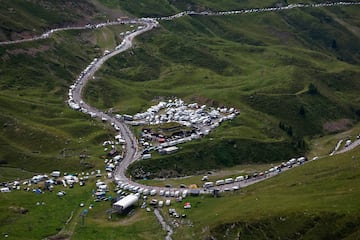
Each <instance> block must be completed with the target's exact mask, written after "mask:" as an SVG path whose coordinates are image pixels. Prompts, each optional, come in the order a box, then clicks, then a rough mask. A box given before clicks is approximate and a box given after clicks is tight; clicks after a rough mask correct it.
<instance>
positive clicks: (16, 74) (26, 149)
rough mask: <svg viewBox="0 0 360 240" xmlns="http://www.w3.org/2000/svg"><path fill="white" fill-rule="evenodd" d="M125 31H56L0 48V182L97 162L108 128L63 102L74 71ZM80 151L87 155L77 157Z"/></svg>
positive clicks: (108, 29) (108, 131) (120, 28)
mask: <svg viewBox="0 0 360 240" xmlns="http://www.w3.org/2000/svg"><path fill="white" fill-rule="evenodd" d="M127 29H129V27H128V26H117V27H115V26H114V27H111V28H103V29H98V30H96V31H89V30H88V31H70V32H62V33H57V34H55V35H54V37H53V38H50V39H47V40H41V41H36V42H31V43H24V44H18V45H8V46H2V47H0V56H1V58H2V61H1V63H0V69H1V75H2V78H1V80H0V88H1V93H0V108H1V113H0V126H1V127H2V131H1V133H0V181H4V180H10V179H14V178H15V177H20V178H21V177H26V176H29V175H31V174H33V173H38V172H49V171H51V170H53V169H60V170H63V171H80V170H82V169H84V168H86V167H88V166H99V165H101V162H99V161H98V160H97V157H98V156H99V155H102V154H103V152H101V151H99V148H98V146H99V145H100V144H101V143H102V141H104V140H106V139H108V138H109V137H111V134H112V132H111V131H110V129H108V128H106V127H105V126H104V125H103V124H102V123H99V122H97V121H95V120H92V119H91V118H90V117H88V116H86V115H84V114H82V113H78V112H75V111H73V110H71V109H69V107H68V106H67V104H66V103H65V101H66V100H67V92H68V87H69V86H70V85H71V84H72V83H73V82H74V80H75V79H76V77H77V75H78V74H79V73H80V72H81V71H82V70H83V69H84V68H85V67H86V66H87V64H89V63H90V62H91V61H92V59H93V58H94V57H95V56H99V55H101V54H102V52H103V51H104V49H107V48H114V47H115V45H116V44H118V43H119V42H121V40H120V39H119V37H118V36H119V33H120V32H122V31H126V30H127ZM105 39H106V41H105ZM84 152H85V153H87V154H88V156H89V157H88V158H87V159H86V160H85V161H80V159H79V156H80V154H81V153H84ZM10 173H11V174H10Z"/></svg>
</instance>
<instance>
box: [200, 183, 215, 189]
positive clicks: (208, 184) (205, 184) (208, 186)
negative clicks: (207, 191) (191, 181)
mask: <svg viewBox="0 0 360 240" xmlns="http://www.w3.org/2000/svg"><path fill="white" fill-rule="evenodd" d="M213 186H214V182H206V183H204V185H203V187H204V188H211V187H213Z"/></svg>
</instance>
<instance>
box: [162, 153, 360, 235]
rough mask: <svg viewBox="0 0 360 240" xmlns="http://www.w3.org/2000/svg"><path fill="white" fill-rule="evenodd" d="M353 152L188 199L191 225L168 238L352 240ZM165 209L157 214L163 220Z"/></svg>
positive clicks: (355, 211) (355, 212) (359, 175)
mask: <svg viewBox="0 0 360 240" xmlns="http://www.w3.org/2000/svg"><path fill="white" fill-rule="evenodd" d="M359 153H360V150H359V149H357V150H355V151H353V152H349V153H346V154H343V155H337V156H334V157H327V158H323V159H321V160H318V161H316V162H311V163H309V164H305V165H304V166H301V167H298V168H295V169H293V170H290V171H288V172H285V173H282V174H280V175H278V176H276V177H274V178H271V179H269V180H266V181H264V182H261V183H258V184H255V185H252V186H249V187H246V188H244V189H241V190H240V191H239V192H236V193H230V194H223V195H222V197H220V198H213V197H210V196H203V197H197V198H188V199H186V201H189V202H190V203H191V204H192V208H191V209H189V210H184V209H183V208H182V204H181V203H179V204H178V203H174V206H175V208H176V209H178V213H183V212H185V213H186V214H187V216H188V217H187V218H188V219H191V221H192V225H193V226H188V225H187V224H184V225H181V226H180V227H179V228H177V229H176V231H175V235H174V239H193V238H194V236H201V238H203V239H210V236H213V237H216V239H233V238H235V237H236V236H240V237H241V239H254V238H256V239H276V238H281V239H326V238H331V239H357V237H358V233H359V231H360V229H359V224H358V223H359V221H360V218H359V213H360V208H359V197H360V188H359V181H360V164H359V163H360V162H359V159H358V157H357V158H356V161H354V160H353V159H352V156H353V155H354V156H359ZM166 211H167V210H166V209H164V210H163V213H164V215H165V214H167V213H166Z"/></svg>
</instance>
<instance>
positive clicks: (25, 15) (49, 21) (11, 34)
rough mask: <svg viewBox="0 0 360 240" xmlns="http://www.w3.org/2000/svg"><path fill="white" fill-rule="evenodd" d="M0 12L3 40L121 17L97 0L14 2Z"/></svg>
mask: <svg viewBox="0 0 360 240" xmlns="http://www.w3.org/2000/svg"><path fill="white" fill-rule="evenodd" d="M1 4H2V6H1V9H0V18H1V22H0V41H4V40H14V39H22V38H28V37H30V36H38V35H40V34H41V33H43V32H45V31H47V30H49V29H51V28H55V27H64V26H69V25H79V24H80V25H85V24H87V23H89V22H99V21H102V22H104V21H106V20H108V19H115V18H116V17H119V16H122V13H121V12H120V11H114V10H112V9H110V8H107V7H106V6H103V5H101V4H99V2H98V1H97V0H94V1H88V0H76V1H74V0H66V1H65V0H47V1H40V0H12V1H3V2H2V3H1Z"/></svg>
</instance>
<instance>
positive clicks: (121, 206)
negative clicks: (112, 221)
mask: <svg viewBox="0 0 360 240" xmlns="http://www.w3.org/2000/svg"><path fill="white" fill-rule="evenodd" d="M138 201H139V197H138V196H137V195H135V194H130V195H128V196H126V197H124V198H123V199H121V200H119V201H117V202H116V203H114V204H113V208H114V209H116V210H118V211H120V212H122V211H124V210H125V209H126V208H128V207H130V206H132V205H134V204H136V203H137V202H138Z"/></svg>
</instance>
